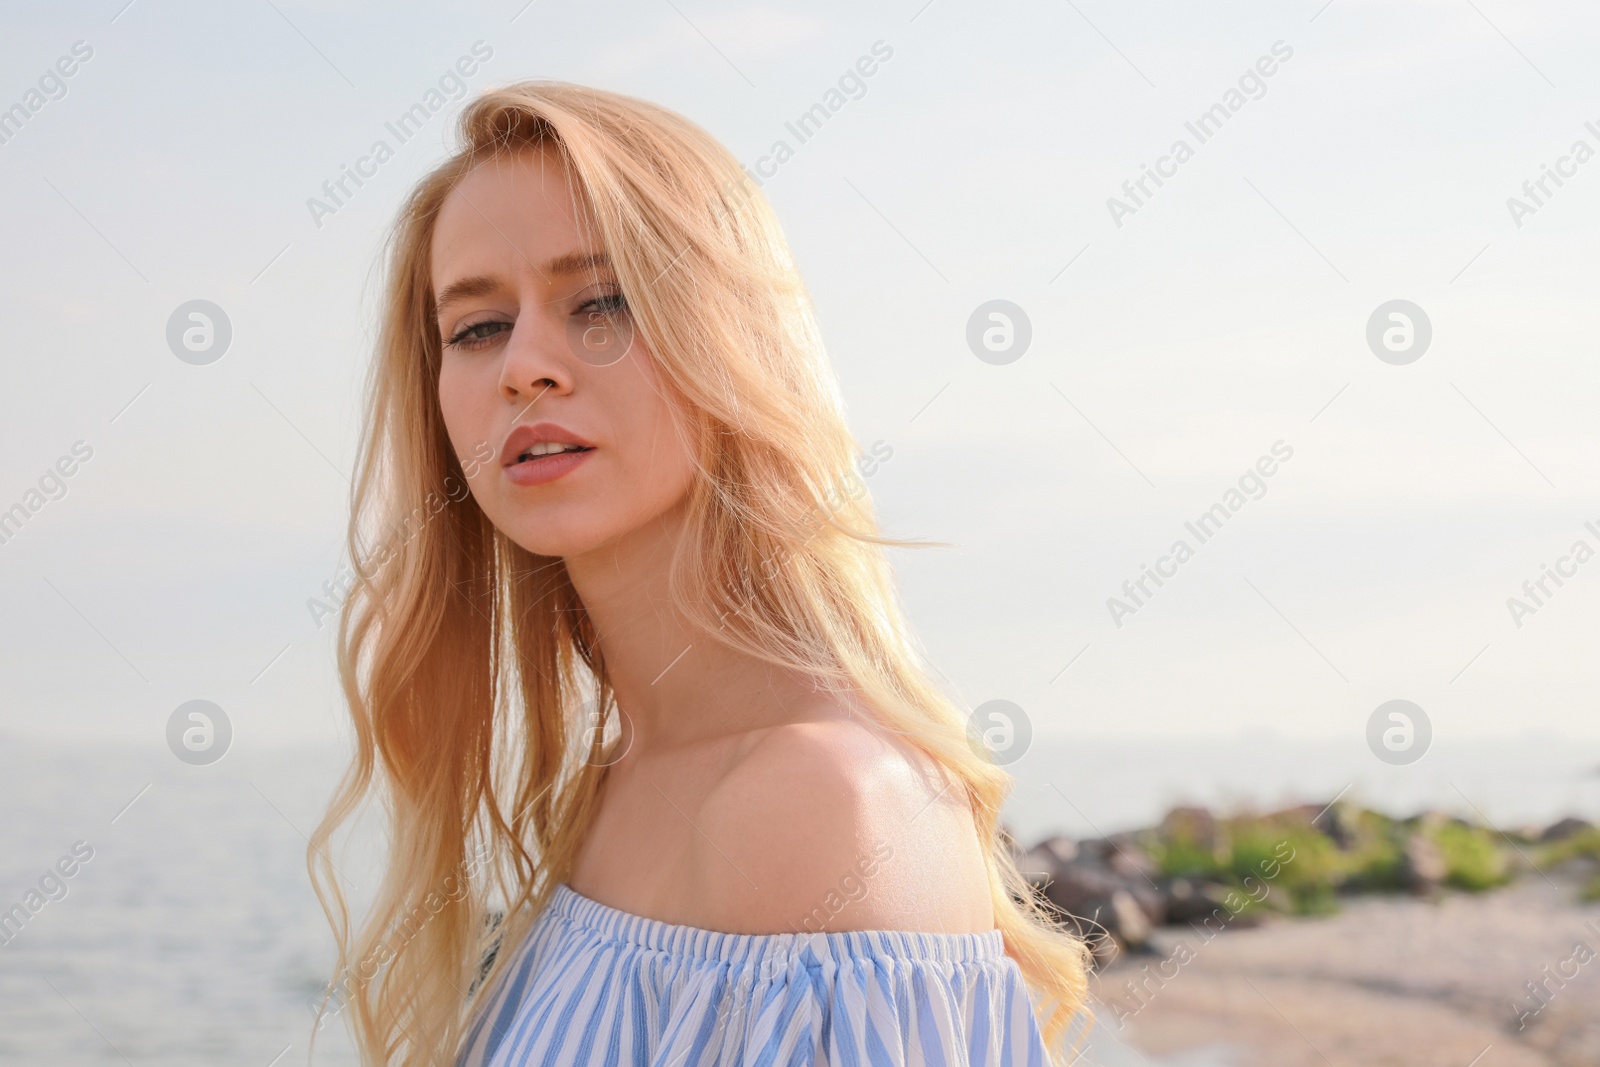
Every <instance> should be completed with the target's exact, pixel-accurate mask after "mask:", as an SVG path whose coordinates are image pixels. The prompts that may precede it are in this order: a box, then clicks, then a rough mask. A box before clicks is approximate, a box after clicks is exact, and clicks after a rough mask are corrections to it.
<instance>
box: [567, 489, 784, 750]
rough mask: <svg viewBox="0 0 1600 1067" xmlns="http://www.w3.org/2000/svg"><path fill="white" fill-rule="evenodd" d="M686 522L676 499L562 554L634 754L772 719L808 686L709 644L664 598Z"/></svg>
mask: <svg viewBox="0 0 1600 1067" xmlns="http://www.w3.org/2000/svg"><path fill="white" fill-rule="evenodd" d="M686 526H687V515H686V512H685V509H684V508H683V507H682V506H680V507H678V508H674V509H672V510H671V511H669V512H667V513H666V514H665V515H663V516H661V517H660V518H659V519H657V520H655V521H654V522H651V523H649V524H647V525H646V526H643V527H640V528H639V529H636V530H633V531H631V532H629V533H628V534H626V535H624V536H622V537H620V538H618V539H616V540H614V541H611V542H608V543H607V544H606V545H604V546H602V547H600V548H597V549H594V550H592V551H589V552H586V553H584V554H582V555H581V556H568V557H566V559H565V562H566V565H567V573H568V575H569V576H570V577H571V579H572V584H573V587H574V588H575V589H576V590H577V592H578V596H579V598H580V599H581V600H582V601H583V606H584V609H585V610H586V611H587V612H588V615H589V620H590V622H591V623H592V624H593V626H594V630H595V632H596V633H597V634H598V636H599V644H600V651H601V654H602V656H604V660H605V667H606V672H607V674H608V675H609V676H610V680H611V685H612V689H613V690H614V692H615V693H616V698H617V706H618V707H619V708H621V709H622V712H623V713H624V714H625V715H626V716H627V719H628V723H629V725H630V726H631V728H632V730H633V743H632V746H631V748H630V753H631V754H632V755H634V756H638V755H641V754H643V753H645V752H648V751H651V750H657V749H664V748H670V747H673V746H676V745H681V744H689V743H693V742H695V741H698V740H704V739H707V738H711V737H716V736H722V735H726V734H729V733H736V732H742V731H745V730H750V729H754V728H757V727H760V726H768V725H773V724H775V723H777V722H779V721H781V720H782V719H783V718H784V712H785V711H786V710H787V709H789V708H792V707H795V706H797V705H798V703H799V702H800V701H801V700H803V699H804V698H805V697H806V695H807V694H808V693H809V692H810V686H809V685H807V684H805V683H804V682H803V681H801V680H800V679H799V678H797V677H795V676H794V675H793V673H792V672H790V671H787V670H785V669H784V668H781V667H777V666H775V665H773V664H770V663H767V662H765V661H763V660H759V659H757V658H755V657H753V656H750V655H747V654H745V653H742V652H739V651H737V650H735V649H731V648H729V647H728V646H726V645H724V644H722V643H721V642H720V641H717V640H716V639H715V638H714V637H713V636H712V635H711V634H710V633H709V632H707V631H706V630H705V629H704V628H703V627H701V626H699V625H698V624H696V623H694V622H692V621H690V620H689V619H688V618H687V617H686V616H685V614H684V613H683V611H682V610H681V608H680V607H679V605H678V604H676V603H675V602H674V601H673V599H672V597H671V595H670V593H669V591H668V587H667V574H668V570H669V568H670V566H671V563H672V558H673V554H674V552H676V551H677V549H678V546H679V545H680V544H681V543H682V541H683V539H684V536H685V533H686Z"/></svg>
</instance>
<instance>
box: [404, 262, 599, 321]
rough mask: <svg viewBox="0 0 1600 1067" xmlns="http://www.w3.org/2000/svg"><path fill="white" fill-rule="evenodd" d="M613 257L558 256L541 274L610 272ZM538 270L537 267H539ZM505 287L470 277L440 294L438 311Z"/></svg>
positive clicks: (482, 276)
mask: <svg viewBox="0 0 1600 1067" xmlns="http://www.w3.org/2000/svg"><path fill="white" fill-rule="evenodd" d="M610 268H611V257H610V256H608V255H606V253H604V252H568V253H566V254H565V255H560V256H556V257H555V258H554V259H552V260H550V261H549V262H547V263H546V264H545V265H544V268H543V269H542V270H540V272H539V273H541V274H543V275H544V276H546V277H552V276H566V275H572V274H581V273H583V272H584V271H593V270H609V269H610ZM536 269H537V268H536ZM501 286H502V283H501V281H500V279H499V278H497V277H495V276H493V275H489V274H475V275H473V276H472V277H470V278H462V279H461V280H459V281H454V282H451V283H450V284H449V285H447V286H445V287H444V288H443V289H441V290H440V291H439V295H438V298H437V299H436V300H435V301H434V306H435V308H436V309H438V310H440V311H443V310H444V309H445V308H447V307H449V306H450V305H451V304H453V303H455V302H456V301H459V300H469V299H471V298H472V297H475V296H487V295H488V294H489V293H493V292H496V291H497V290H499V289H500V288H501Z"/></svg>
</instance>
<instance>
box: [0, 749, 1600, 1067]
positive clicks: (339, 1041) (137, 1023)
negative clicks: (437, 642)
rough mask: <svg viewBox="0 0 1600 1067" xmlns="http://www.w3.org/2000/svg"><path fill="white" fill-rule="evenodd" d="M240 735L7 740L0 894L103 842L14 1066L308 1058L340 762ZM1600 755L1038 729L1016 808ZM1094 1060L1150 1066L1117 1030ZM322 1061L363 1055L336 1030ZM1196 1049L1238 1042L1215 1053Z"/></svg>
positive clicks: (1366, 787) (1452, 802)
mask: <svg viewBox="0 0 1600 1067" xmlns="http://www.w3.org/2000/svg"><path fill="white" fill-rule="evenodd" d="M242 748H243V746H238V747H236V749H235V751H233V752H230V753H229V754H228V755H227V757H226V758H224V759H223V760H222V761H221V762H219V763H217V764H215V765H213V766H211V767H191V766H187V765H184V764H181V763H179V762H178V761H177V760H176V759H174V758H173V757H172V755H171V754H170V753H168V752H167V751H166V750H165V748H151V749H130V748H107V747H77V748H74V747H65V746H60V745H44V744H41V743H38V742H32V741H22V740H18V739H16V738H0V783H3V785H0V908H6V909H9V908H10V906H11V905H13V904H17V903H21V902H23V901H24V899H25V895H26V894H27V893H28V892H29V890H30V889H31V888H37V887H38V886H39V883H40V882H41V879H42V878H43V877H44V876H45V874H46V871H47V869H49V868H50V867H51V866H52V865H53V864H55V863H56V861H57V860H58V859H60V858H62V857H69V856H71V854H72V850H73V847H74V845H75V844H76V843H78V842H84V843H85V845H81V846H79V849H80V853H81V852H83V851H85V850H86V849H87V848H92V849H93V857H92V858H91V859H90V860H89V861H88V862H86V863H82V864H81V865H80V866H79V867H78V869H77V870H76V871H75V873H74V874H73V876H72V877H71V878H68V879H63V880H61V882H60V883H59V884H57V883H54V882H51V883H49V884H47V886H46V888H49V889H51V890H52V892H53V893H54V894H55V895H56V896H58V897H59V898H60V899H55V900H50V901H49V902H48V903H46V904H45V905H44V906H43V907H42V908H41V909H40V910H39V911H38V913H37V914H36V915H34V916H33V917H32V919H31V921H29V922H28V923H27V925H26V926H24V927H23V928H22V929H21V931H20V932H19V933H17V935H16V936H15V937H14V938H13V939H12V941H11V942H10V943H9V944H7V945H5V946H4V947H0V1065H6V1067H9V1065H13V1064H15V1065H24V1064H26V1065H30V1067H32V1065H37V1064H45V1063H48V1064H53V1065H60V1067H72V1065H79V1064H82V1065H90V1064H113V1063H117V1064H121V1063H125V1062H131V1063H133V1064H137V1065H141V1067H142V1065H145V1064H150V1065H158V1064H159V1065H172V1067H188V1065H197V1067H198V1065H205V1067H217V1065H222V1064H237V1065H239V1067H268V1065H269V1064H274V1057H281V1058H278V1059H277V1060H276V1061H275V1067H286V1065H288V1064H293V1063H305V1062H307V1060H308V1049H307V1042H308V1039H309V1037H310V1033H311V1022H312V1016H311V1012H310V1009H309V1007H308V1001H309V1000H310V999H311V998H312V997H313V996H314V995H315V994H316V992H317V990H318V989H319V988H320V984H321V982H322V981H323V980H324V978H325V976H326V974H327V971H328V968H329V966H330V960H331V952H330V948H329V944H328V938H327V934H326V926H325V923H324V920H323V918H322V913H321V910H320V909H319V907H318V906H317V903H316V900H315V898H314V897H313V896H312V893H311V890H310V887H309V884H308V881H307V878H306V873H305V866H304V852H305V838H304V837H303V834H304V833H308V832H310V830H311V828H312V826H313V825H314V824H315V822H316V819H317V817H318V816H319V814H320V812H321V810H322V807H323V804H324V803H325V801H326V799H327V796H328V793H329V791H330V789H331V787H332V784H333V782H334V780H335V777H336V776H337V773H338V771H339V769H340V764H339V761H338V760H337V758H335V757H333V756H331V755H329V754H327V753H318V752H316V751H312V750H305V749H302V750H293V751H287V750H280V751H275V752H256V753H247V752H244V751H242V750H241V749H242ZM1597 766H1600V743H1596V742H1584V743H1576V742H1572V741H1562V740H1559V739H1549V738H1547V739H1543V740H1541V739H1537V738H1522V739H1516V740H1501V741H1495V742H1482V743H1478V744H1474V745H1462V746H1457V747H1455V748H1449V747H1446V746H1443V745H1440V746H1438V747H1437V748H1436V750H1435V751H1434V752H1430V753H1429V754H1428V756H1427V757H1426V759H1425V760H1424V761H1423V762H1422V763H1419V764H1417V765H1415V766H1413V767H1410V768H1388V767H1381V766H1378V765H1377V764H1376V761H1375V760H1373V759H1372V757H1371V756H1370V755H1369V754H1368V753H1366V752H1365V750H1364V748H1361V747H1360V746H1359V741H1358V742H1357V746H1356V748H1355V749H1353V750H1352V749H1351V748H1350V746H1341V745H1339V744H1333V743H1317V742H1292V741H1285V740H1282V739H1273V738H1270V737H1268V738H1261V737H1253V738H1245V737H1230V738H1217V739H1211V740H1208V741H1203V742H1202V741H1194V740H1189V741H1182V742H1169V743H1161V744H1152V743H1150V742H1149V741H1141V742H1130V741H1120V742H1119V741H1110V740H1105V739H1099V740H1086V741H1081V742H1074V743H1072V744H1070V745H1068V744H1064V743H1059V742H1046V741H1043V740H1041V741H1040V742H1038V743H1037V744H1036V745H1035V746H1034V748H1033V750H1032V751H1030V752H1029V753H1028V755H1027V756H1026V757H1025V758H1024V759H1023V760H1021V761H1020V762H1019V763H1017V764H1015V765H1014V766H1013V767H1012V770H1013V771H1014V772H1015V773H1016V774H1017V776H1018V779H1019V787H1018V792H1017V796H1016V802H1015V804H1014V806H1013V808H1012V810H1011V812H1010V821H1011V823H1012V825H1013V826H1015V827H1016V828H1017V829H1018V830H1019V831H1020V836H1022V837H1023V838H1024V839H1026V840H1032V839H1033V838H1035V837H1037V836H1039V835H1040V834H1042V833H1044V832H1047V831H1050V830H1057V829H1059V830H1064V831H1067V832H1072V833H1091V832H1094V830H1093V828H1095V827H1098V828H1099V829H1100V830H1103V831H1110V830H1113V829H1117V828H1122V827H1126V826H1132V825H1138V824H1140V823H1143V822H1147V821H1149V820H1150V819H1152V818H1154V817H1155V816H1157V815H1159V813H1160V812H1161V811H1162V810H1163V809H1164V807H1165V806H1166V805H1168V804H1170V803H1173V802H1177V801H1185V800H1187V801H1195V800H1200V801H1213V802H1242V801H1247V800H1255V801H1257V802H1259V803H1273V802H1277V801H1280V800H1317V799H1322V800H1326V799H1327V798H1330V797H1331V796H1332V795H1333V794H1334V793H1336V792H1338V790H1339V789H1341V788H1344V787H1345V786H1346V785H1349V786H1350V787H1351V792H1350V794H1348V795H1351V796H1360V797H1361V798H1362V799H1364V800H1365V801H1367V802H1370V803H1376V804H1377V805H1378V806H1385V807H1388V808H1390V809H1391V810H1397V811H1401V812H1406V811H1409V810H1414V809H1416V808H1418V807H1423V806H1440V807H1448V808H1451V809H1453V810H1458V811H1460V810H1470V809H1469V808H1468V804H1467V802H1466V801H1464V799H1463V794H1465V796H1466V797H1467V798H1470V802H1471V804H1473V805H1476V806H1477V807H1478V808H1481V809H1482V811H1483V812H1484V813H1485V814H1486V815H1488V816H1489V817H1490V818H1492V819H1495V820H1496V821H1500V822H1505V823H1516V822H1525V821H1535V820H1537V821H1548V820H1549V819H1551V818H1553V817H1555V816H1557V815H1560V814H1566V813H1569V812H1572V813H1580V814H1586V815H1587V816H1588V817H1590V818H1596V817H1597V816H1600V778H1597V777H1596V776H1595V775H1594V770H1595V768H1596V767H1597ZM135 798H137V799H135ZM130 801H131V802H132V803H131V805H130ZM343 866H344V870H345V873H346V874H347V875H348V876H349V877H350V878H352V879H354V880H355V883H356V885H357V886H358V888H356V889H354V890H352V894H353V898H354V899H355V900H357V901H359V900H360V899H362V890H361V889H360V888H359V886H362V885H365V886H368V887H370V886H371V885H372V884H373V882H374V878H373V867H372V865H371V863H370V862H362V860H361V859H360V858H359V857H355V858H352V859H351V860H350V861H349V862H348V863H345V864H344V865H343ZM63 889H64V891H65V895H64V896H63V895H62V890H63ZM1087 1059H1088V1060H1089V1062H1095V1063H1101V1064H1104V1065H1106V1067H1125V1065H1127V1067H1132V1065H1136V1064H1140V1063H1143V1062H1145V1061H1144V1060H1143V1059H1142V1058H1141V1057H1139V1056H1138V1055H1137V1054H1136V1053H1134V1052H1133V1051H1132V1050H1129V1049H1126V1048H1124V1047H1120V1046H1115V1047H1114V1046H1113V1045H1109V1044H1108V1045H1105V1046H1104V1047H1100V1048H1096V1049H1095V1051H1094V1053H1093V1054H1092V1055H1091V1056H1090V1057H1087ZM310 1062H314V1063H318V1064H329V1065H336V1064H353V1063H354V1062H355V1060H354V1057H353V1055H352V1054H351V1052H350V1049H349V1046H348V1042H347V1041H346V1039H345V1038H344V1035H343V1033H342V1031H341V1030H340V1028H339V1027H338V1026H335V1025H330V1026H328V1027H327V1028H326V1029H325V1030H324V1031H323V1032H322V1034H321V1035H320V1036H319V1037H318V1041H317V1050H316V1055H315V1057H314V1059H312V1060H311V1061H310ZM1170 1062H1171V1063H1174V1064H1175V1063H1177V1062H1178V1061H1170ZM1182 1062H1183V1063H1186V1064H1193V1065H1199V1064H1210V1063H1219V1064H1225V1063H1228V1062H1231V1058H1230V1056H1229V1055H1228V1053H1227V1051H1226V1050H1222V1049H1215V1050H1199V1051H1198V1052H1196V1053H1195V1054H1193V1055H1191V1056H1190V1057H1189V1058H1188V1059H1186V1060H1183V1061H1182Z"/></svg>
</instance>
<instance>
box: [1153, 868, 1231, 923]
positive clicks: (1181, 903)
mask: <svg viewBox="0 0 1600 1067" xmlns="http://www.w3.org/2000/svg"><path fill="white" fill-rule="evenodd" d="M1227 895H1228V887H1227V886H1225V885H1222V884H1221V883H1220V882H1208V881H1202V880H1199V879H1191V878H1174V879H1172V881H1171V882H1170V883H1169V884H1168V885H1167V899H1166V913H1167V922H1169V923H1194V922H1200V921H1201V920H1202V919H1204V918H1206V917H1207V916H1208V915H1211V914H1212V913H1213V912H1215V911H1216V910H1217V909H1218V908H1222V910H1223V911H1224V912H1226V911H1227V908H1226V907H1225V906H1224V905H1223V899H1224V898H1225V897H1227Z"/></svg>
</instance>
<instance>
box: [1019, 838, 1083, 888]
mask: <svg viewBox="0 0 1600 1067" xmlns="http://www.w3.org/2000/svg"><path fill="white" fill-rule="evenodd" d="M1077 858H1078V843H1077V842H1076V841H1074V840H1072V838H1070V837H1049V838H1046V839H1045V840H1043V841H1040V842H1039V843H1038V844H1037V845H1034V846H1033V847H1032V848H1030V849H1028V851H1026V852H1024V853H1023V854H1022V855H1020V856H1018V857H1017V870H1018V871H1020V872H1021V873H1022V876H1023V877H1024V878H1026V879H1027V880H1028V881H1029V882H1030V883H1031V884H1032V885H1033V886H1034V887H1035V888H1041V887H1043V886H1044V884H1045V883H1046V882H1049V881H1050V880H1051V879H1053V878H1055V877H1057V876H1058V875H1059V874H1060V872H1061V869H1062V868H1063V867H1065V866H1066V865H1067V864H1069V863H1072V862H1073V861H1074V860H1076V859H1077Z"/></svg>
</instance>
